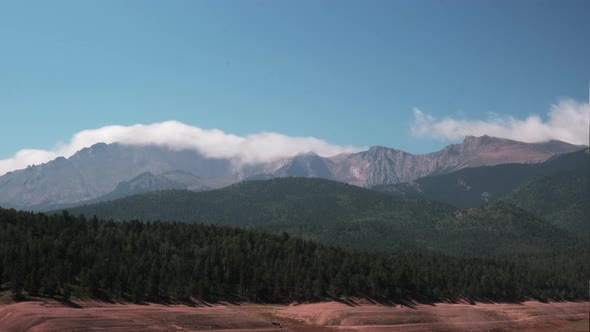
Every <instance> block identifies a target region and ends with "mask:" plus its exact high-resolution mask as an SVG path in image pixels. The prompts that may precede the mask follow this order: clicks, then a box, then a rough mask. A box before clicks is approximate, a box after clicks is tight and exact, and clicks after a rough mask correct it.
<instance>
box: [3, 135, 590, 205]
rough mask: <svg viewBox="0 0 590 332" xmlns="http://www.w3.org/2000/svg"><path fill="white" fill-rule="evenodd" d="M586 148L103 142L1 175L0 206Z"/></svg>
mask: <svg viewBox="0 0 590 332" xmlns="http://www.w3.org/2000/svg"><path fill="white" fill-rule="evenodd" d="M581 148H582V147H581V146H576V145H572V144H568V143H564V142H560V141H550V142H545V143H522V142H517V141H511V140H507V139H500V138H495V137H489V136H483V137H470V136H469V137H466V138H465V140H464V141H463V143H461V144H453V145H449V146H447V147H445V148H444V149H442V150H440V151H437V152H433V153H428V154H423V155H413V154H410V153H407V152H404V151H400V150H396V149H391V148H386V147H382V146H374V147H372V148H370V149H369V150H367V151H363V152H359V153H354V154H341V155H337V156H333V157H320V156H318V155H315V154H302V155H297V156H294V157H291V158H285V159H281V160H276V161H273V162H269V163H263V164H255V165H242V166H239V167H238V166H237V165H236V164H235V163H233V162H232V161H231V160H229V159H211V158H207V157H205V156H203V155H201V154H200V153H198V152H196V151H192V150H170V149H168V148H166V147H161V146H138V145H123V144H117V143H114V144H108V145H107V144H104V143H98V144H95V145H93V146H92V147H89V148H84V149H82V150H80V151H78V152H77V153H76V154H74V155H73V156H71V157H70V158H68V159H66V158H63V157H60V158H57V159H55V160H53V161H51V162H48V163H45V164H42V165H38V166H32V167H28V168H26V169H23V170H18V171H14V172H10V173H7V174H5V175H3V176H0V206H5V207H18V208H35V207H37V208H41V207H43V206H48V205H56V204H69V203H77V202H84V201H89V200H92V199H95V198H97V197H100V196H103V195H105V194H108V193H110V192H112V191H113V190H115V189H116V187H117V185H118V184H119V183H121V182H123V181H129V180H130V179H133V178H134V177H136V176H138V175H140V174H142V173H146V172H150V173H152V174H159V175H158V176H164V177H165V178H167V179H169V180H170V181H172V182H179V183H182V184H184V185H186V188H187V189H189V190H203V189H207V188H218V187H221V186H224V185H227V184H230V183H232V182H236V181H240V180H242V179H246V178H269V177H285V176H303V177H321V178H326V179H332V180H337V181H342V182H346V183H350V184H355V185H359V186H374V185H381V184H395V183H400V182H409V181H413V180H416V179H418V178H420V177H423V176H427V175H433V174H443V173H447V172H450V171H453V170H457V169H461V168H466V167H474V166H484V165H496V164H501V163H538V162H543V161H545V160H546V159H548V158H550V157H551V156H553V155H556V154H560V153H566V152H571V151H575V150H579V149H581ZM183 172H184V173H183ZM187 174H188V175H187ZM155 187H157V186H155Z"/></svg>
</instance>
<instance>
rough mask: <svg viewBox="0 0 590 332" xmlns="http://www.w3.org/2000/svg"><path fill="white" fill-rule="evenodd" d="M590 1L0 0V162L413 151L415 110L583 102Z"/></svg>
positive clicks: (481, 111) (523, 109)
mask: <svg viewBox="0 0 590 332" xmlns="http://www.w3.org/2000/svg"><path fill="white" fill-rule="evenodd" d="M589 16H590V1H587V0H585V1H582V0H579V1H571V0H553V1H538V0H535V1H483V0H482V1H409V0H408V1H396V0H386V1H372V0H368V1H360V0H359V1H301V0H292V1H274V0H273V1H253V0H252V1H250V0H235V1H197V0H194V1H193V0H191V1H174V0H171V1H129V0H123V1H122V0H116V1H106V0H95V1H58V0H52V1H20V0H18V1H17V0H15V1H0V133H1V134H0V135H1V136H0V137H1V139H2V144H0V159H1V158H6V157H9V156H11V155H12V154H14V153H15V152H16V151H17V150H19V149H22V148H43V149H47V148H51V147H53V146H54V145H55V144H56V142H58V141H65V140H67V139H69V137H70V136H71V135H72V134H74V133H76V132H77V131H79V130H82V129H88V128H97V127H100V126H104V125H111V124H122V125H128V124H134V123H151V122H158V121H163V120H170V119H174V120H179V121H182V122H185V123H187V124H191V125H195V126H199V127H202V128H219V129H222V130H224V131H225V132H229V133H235V134H240V135H243V134H248V133H256V132H259V131H263V130H264V131H274V132H280V133H283V134H287V135H292V136H315V137H318V138H323V139H325V140H327V141H328V142H330V143H335V144H351V145H356V146H370V145H385V146H391V147H396V148H401V149H404V150H407V151H410V152H426V151H431V150H435V149H438V148H440V147H442V146H443V145H445V143H444V142H439V141H434V140H429V139H417V138H412V137H411V135H410V131H409V128H410V124H411V123H412V120H413V114H412V108H413V107H419V108H420V109H422V110H423V111H425V112H427V113H430V114H433V115H435V116H438V117H442V116H446V115H450V116H454V115H460V116H463V117H465V118H469V119H478V118H485V117H486V114H488V113H489V112H495V113H498V114H503V115H513V116H516V117H525V116H527V115H528V114H530V113H539V114H545V113H546V111H547V109H548V107H549V106H550V105H551V104H552V103H555V102H557V101H558V99H559V98H561V97H571V98H574V99H577V100H579V101H584V100H587V94H588V80H589V78H590V39H589V38H590V37H589V36H590V19H589V18H588V17H589Z"/></svg>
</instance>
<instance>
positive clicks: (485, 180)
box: [373, 149, 590, 208]
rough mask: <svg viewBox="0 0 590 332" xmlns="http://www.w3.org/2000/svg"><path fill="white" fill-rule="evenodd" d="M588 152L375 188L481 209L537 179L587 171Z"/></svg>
mask: <svg viewBox="0 0 590 332" xmlns="http://www.w3.org/2000/svg"><path fill="white" fill-rule="evenodd" d="M587 151H588V150H587V149H585V150H579V151H576V152H572V153H566V154H563V155H559V156H555V157H553V158H550V159H549V160H547V161H546V162H543V163H539V164H502V165H496V166H485V167H473V168H465V169H462V170H458V171H454V172H451V173H448V174H441V175H435V176H428V177H424V178H420V179H418V180H416V181H413V182H409V183H400V184H394V185H381V186H375V187H373V189H376V190H379V191H382V192H386V193H390V194H393V195H400V196H407V197H423V198H427V199H431V200H435V201H439V202H443V203H447V204H450V205H453V206H456V207H462V208H465V207H478V206H481V205H483V204H486V203H488V202H492V201H495V200H497V199H499V198H500V197H502V196H503V195H505V194H507V193H508V192H510V191H511V190H514V189H515V188H516V187H518V186H519V185H521V184H524V183H526V182H528V181H531V180H533V179H535V178H538V177H542V176H550V175H552V174H558V173H564V172H565V173H572V174H573V173H575V174H578V173H584V172H588V170H589V169H590V164H589V161H588V153H587ZM572 189H573V188H572Z"/></svg>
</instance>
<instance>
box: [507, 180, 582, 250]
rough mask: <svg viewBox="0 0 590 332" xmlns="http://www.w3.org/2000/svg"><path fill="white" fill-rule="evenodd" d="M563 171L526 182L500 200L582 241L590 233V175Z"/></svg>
mask: <svg viewBox="0 0 590 332" xmlns="http://www.w3.org/2000/svg"><path fill="white" fill-rule="evenodd" d="M588 172H589V171H586V172H577V173H569V172H562V173H558V174H553V175H550V176H543V177H541V178H538V179H535V180H533V181H531V182H528V183H525V184H523V185H521V186H519V187H518V188H516V189H515V190H513V191H512V192H510V193H508V194H507V195H506V196H505V197H503V198H502V200H503V201H505V202H508V203H511V204H513V205H515V206H518V207H520V208H522V209H524V210H527V211H529V212H530V213H532V214H534V215H537V216H539V217H542V218H543V219H546V220H547V221H549V222H551V223H552V224H553V225H555V226H556V227H559V228H561V229H565V230H567V231H569V232H571V233H573V234H576V235H578V236H579V237H581V238H583V239H584V240H585V241H586V243H587V241H588V236H589V234H590V176H589V174H588Z"/></svg>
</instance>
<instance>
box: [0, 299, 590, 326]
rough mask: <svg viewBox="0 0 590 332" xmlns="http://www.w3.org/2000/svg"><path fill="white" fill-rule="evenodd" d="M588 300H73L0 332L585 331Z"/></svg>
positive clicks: (41, 307)
mask: <svg viewBox="0 0 590 332" xmlns="http://www.w3.org/2000/svg"><path fill="white" fill-rule="evenodd" d="M588 305H589V304H588V302H561V303H539V302H532V301H531V302H525V303H522V304H504V303H499V304H485V303H478V304H477V305H469V304H448V303H439V304H436V305H426V304H418V305H416V306H415V307H411V308H410V307H407V306H399V305H396V306H382V305H376V304H368V303H364V304H359V305H346V304H343V303H339V302H323V303H314V304H301V305H289V306H280V305H256V304H243V305H201V306H194V307H193V306H186V305H162V304H149V305H138V304H111V303H104V302H95V301H77V302H75V303H71V304H70V305H64V304H61V303H59V302H56V301H36V302H21V303H13V304H7V305H0V331H88V330H91V331H92V330H94V331H236V332H238V331H285V330H289V331H305V332H320V331H445V332H446V331H490V332H501V331H527V332H528V331H530V332H532V331H588V330H589V329H588V308H589V306H588Z"/></svg>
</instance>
